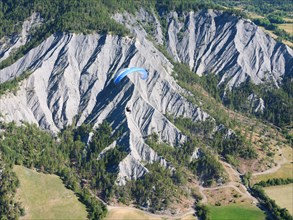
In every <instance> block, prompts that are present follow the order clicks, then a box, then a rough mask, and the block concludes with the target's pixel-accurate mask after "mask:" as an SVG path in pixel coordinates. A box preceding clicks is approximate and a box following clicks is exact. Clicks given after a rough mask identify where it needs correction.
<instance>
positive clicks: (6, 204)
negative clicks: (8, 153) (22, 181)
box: [0, 152, 24, 220]
mask: <svg viewBox="0 0 293 220" xmlns="http://www.w3.org/2000/svg"><path fill="white" fill-rule="evenodd" d="M0 153H1V152H0ZM18 186H19V180H18V179H17V177H16V175H15V173H14V172H12V168H11V166H10V164H4V163H3V161H2V160H1V154H0V204H1V205H0V218H1V219H8V220H14V219H18V218H19V217H20V216H21V215H24V209H23V208H22V206H21V204H20V203H18V202H15V201H14V195H15V192H16V189H17V187H18Z"/></svg>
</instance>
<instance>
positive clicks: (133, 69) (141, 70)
mask: <svg viewBox="0 0 293 220" xmlns="http://www.w3.org/2000/svg"><path fill="white" fill-rule="evenodd" d="M134 72H138V73H140V76H141V79H143V80H145V79H147V78H148V72H147V71H146V70H145V69H144V68H141V67H131V68H126V69H122V70H120V71H119V72H118V73H117V74H116V77H115V78H114V83H115V84H118V83H119V82H120V81H121V80H122V79H123V78H124V77H125V76H127V75H128V74H129V73H134Z"/></svg>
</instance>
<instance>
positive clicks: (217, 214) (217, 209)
mask: <svg viewBox="0 0 293 220" xmlns="http://www.w3.org/2000/svg"><path fill="white" fill-rule="evenodd" d="M209 207H210V209H211V220H230V219H231V220H242V219H243V220H264V219H265V217H266V216H265V214H264V212H263V211H261V210H260V209H259V208H257V207H256V206H254V205H251V204H232V205H225V206H209Z"/></svg>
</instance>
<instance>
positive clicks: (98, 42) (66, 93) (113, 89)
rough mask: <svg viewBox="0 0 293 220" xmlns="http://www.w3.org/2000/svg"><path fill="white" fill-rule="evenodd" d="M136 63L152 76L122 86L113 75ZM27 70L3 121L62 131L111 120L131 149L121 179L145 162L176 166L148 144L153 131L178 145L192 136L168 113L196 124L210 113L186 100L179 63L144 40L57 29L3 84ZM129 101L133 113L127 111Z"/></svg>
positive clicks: (6, 101) (2, 106)
mask: <svg viewBox="0 0 293 220" xmlns="http://www.w3.org/2000/svg"><path fill="white" fill-rule="evenodd" d="M130 66H142V67H144V68H146V69H147V70H148V72H149V77H148V79H147V80H146V81H144V80H141V79H140V77H139V74H132V75H130V76H129V77H128V78H125V80H123V81H122V82H121V83H120V84H119V85H115V84H114V83H113V76H114V74H115V73H116V72H117V71H118V70H119V69H120V68H123V67H130ZM24 71H30V72H32V74H31V75H30V76H29V78H27V79H26V80H24V81H23V82H22V83H21V86H20V89H19V90H18V92H17V93H16V94H12V93H8V94H5V95H3V96H1V99H0V112H1V115H2V120H5V121H12V120H15V121H18V122H21V121H28V122H32V123H37V124H39V125H40V126H41V127H42V128H44V129H48V130H50V131H52V132H58V131H59V130H60V129H62V128H63V127H64V126H66V125H69V124H72V123H76V125H77V126H78V125H81V124H82V123H84V122H86V123H92V124H94V126H95V127H97V126H98V125H99V124H100V123H101V122H102V121H103V120H105V119H107V120H108V121H109V122H110V123H111V124H112V127H113V128H115V129H117V130H119V129H123V130H124V131H125V133H124V134H123V135H122V136H121V137H120V138H119V139H118V140H117V144H118V145H122V146H125V147H127V150H128V152H129V154H128V156H127V157H126V158H125V159H124V160H123V161H121V163H120V164H119V170H120V172H119V176H118V180H117V181H118V183H119V184H123V183H125V179H127V178H137V177H140V176H141V175H143V174H144V173H145V172H147V169H146V168H145V162H153V161H159V162H160V163H161V164H163V165H165V166H169V164H168V162H167V161H165V159H163V158H162V157H160V155H158V154H157V153H156V152H155V151H154V150H153V149H151V148H150V147H149V146H148V145H147V144H146V143H145V138H146V137H147V136H148V135H150V134H152V133H153V132H156V133H157V134H158V135H159V138H160V140H161V141H164V142H167V143H169V144H170V145H173V146H175V145H176V146H177V145H180V144H181V143H183V142H184V141H185V139H186V138H185V136H184V135H182V134H181V132H180V131H179V130H178V129H177V128H176V127H175V126H174V125H173V124H172V123H171V122H170V121H169V120H168V119H167V118H166V117H165V116H164V114H165V113H168V114H172V115H174V116H184V117H189V118H191V119H192V120H194V121H197V120H205V119H206V118H207V117H209V116H208V114H206V113H205V112H203V111H201V110H200V109H199V108H198V107H197V106H195V105H193V104H192V103H190V102H188V101H187V100H186V99H185V98H184V97H183V95H182V94H184V93H186V91H184V90H183V89H182V88H180V87H179V86H178V85H177V84H176V82H175V81H174V79H173V78H172V77H171V73H172V64H171V63H170V62H169V61H168V60H167V59H166V58H165V57H164V56H163V54H161V53H160V52H159V51H158V50H157V49H156V48H155V47H154V46H153V44H152V43H150V42H149V41H147V40H144V39H142V40H138V39H137V38H129V37H124V38H122V37H118V36H112V35H99V34H92V35H86V36H85V35H76V34H56V35H54V36H51V37H49V38H48V39H47V40H45V41H44V42H43V43H42V44H40V45H39V46H38V47H36V48H34V49H32V50H31V51H30V52H28V53H27V54H26V55H25V56H24V57H22V58H21V59H19V60H18V61H17V62H16V63H14V64H13V65H11V66H9V67H7V68H5V69H3V70H1V71H0V76H1V82H4V81H7V80H9V79H12V78H14V77H16V76H18V75H20V74H22V73H23V72H24ZM126 106H129V107H130V108H131V109H132V112H131V113H128V112H126V111H125V108H126ZM109 147H110V148H111V147H113V146H109Z"/></svg>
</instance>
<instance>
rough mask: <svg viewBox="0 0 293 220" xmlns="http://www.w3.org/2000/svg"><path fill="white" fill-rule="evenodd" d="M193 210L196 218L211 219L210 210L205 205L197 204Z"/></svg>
mask: <svg viewBox="0 0 293 220" xmlns="http://www.w3.org/2000/svg"><path fill="white" fill-rule="evenodd" d="M195 210H196V214H197V216H198V217H199V218H200V219H202V220H210V219H211V210H210V208H209V207H208V206H207V205H205V204H200V203H197V204H196V205H195Z"/></svg>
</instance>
